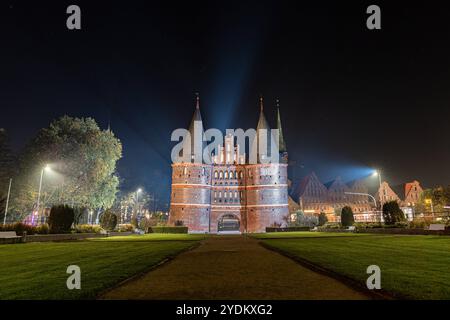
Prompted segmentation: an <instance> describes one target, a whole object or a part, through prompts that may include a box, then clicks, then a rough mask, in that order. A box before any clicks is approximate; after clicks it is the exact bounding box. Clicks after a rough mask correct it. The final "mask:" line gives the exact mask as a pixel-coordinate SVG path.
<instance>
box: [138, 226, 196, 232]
mask: <svg viewBox="0 0 450 320" xmlns="http://www.w3.org/2000/svg"><path fill="white" fill-rule="evenodd" d="M147 233H188V227H149V228H148V230H147Z"/></svg>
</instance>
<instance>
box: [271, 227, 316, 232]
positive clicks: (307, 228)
mask: <svg viewBox="0 0 450 320" xmlns="http://www.w3.org/2000/svg"><path fill="white" fill-rule="evenodd" d="M310 230H311V228H310V227H283V228H279V227H266V232H295V231H310Z"/></svg>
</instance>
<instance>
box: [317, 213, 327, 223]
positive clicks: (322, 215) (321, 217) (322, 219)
mask: <svg viewBox="0 0 450 320" xmlns="http://www.w3.org/2000/svg"><path fill="white" fill-rule="evenodd" d="M327 222H328V218H327V215H326V213H325V212H321V213H320V214H319V226H323V225H324V224H325V223H327Z"/></svg>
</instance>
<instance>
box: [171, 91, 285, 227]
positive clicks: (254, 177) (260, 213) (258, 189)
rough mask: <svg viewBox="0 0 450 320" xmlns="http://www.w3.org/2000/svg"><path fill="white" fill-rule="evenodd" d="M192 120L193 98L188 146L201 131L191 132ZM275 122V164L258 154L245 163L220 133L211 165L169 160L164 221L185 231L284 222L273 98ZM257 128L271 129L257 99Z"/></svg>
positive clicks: (282, 179)
mask: <svg viewBox="0 0 450 320" xmlns="http://www.w3.org/2000/svg"><path fill="white" fill-rule="evenodd" d="M195 121H202V117H201V113H200V106H199V98H198V96H197V103H196V109H195V112H194V115H193V117H192V120H191V125H190V127H189V132H190V133H191V143H192V145H193V144H194V140H195V139H202V135H203V131H202V135H197V136H196V135H195V134H194V122H195ZM202 125H203V123H202ZM276 126H277V129H278V130H279V131H278V132H279V139H278V141H277V142H278V149H279V152H280V161H279V162H278V163H269V164H263V163H261V161H260V160H259V156H258V160H257V162H256V164H249V163H248V161H247V160H246V156H245V155H244V156H242V152H241V153H239V145H237V144H235V139H234V137H233V136H232V135H226V136H225V138H224V140H225V141H224V145H223V146H221V147H219V152H218V154H216V155H212V159H211V160H212V161H211V163H212V164H206V163H204V161H203V160H202V161H195V160H194V157H192V160H191V162H176V163H173V164H172V192H171V203H170V217H169V223H170V224H172V225H174V224H180V223H182V224H183V225H184V226H187V227H188V228H189V232H190V233H225V232H241V233H245V232H248V233H253V232H265V230H266V227H269V226H275V225H277V226H280V225H285V224H286V218H287V217H288V215H289V209H288V176H287V160H288V155H287V151H286V145H285V142H284V139H283V133H282V130H281V120H280V112H279V108H278V102H277V121H276ZM202 127H203V126H202ZM261 129H266V130H269V131H268V132H270V127H269V124H268V122H267V120H266V117H265V116H264V109H263V101H262V98H261V99H260V115H259V121H258V125H257V128H256V132H257V133H258V132H259V130H261ZM257 138H258V135H257ZM257 138H256V139H257ZM200 143H201V144H202V145H203V143H204V142H203V141H202V142H200Z"/></svg>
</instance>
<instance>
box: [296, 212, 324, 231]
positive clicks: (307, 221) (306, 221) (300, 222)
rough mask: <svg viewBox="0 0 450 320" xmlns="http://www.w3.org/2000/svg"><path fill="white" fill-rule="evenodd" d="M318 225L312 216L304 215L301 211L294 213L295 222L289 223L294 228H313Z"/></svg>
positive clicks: (315, 218)
mask: <svg viewBox="0 0 450 320" xmlns="http://www.w3.org/2000/svg"><path fill="white" fill-rule="evenodd" d="M317 224H318V220H317V217H315V216H312V215H305V214H304V213H303V211H301V210H297V211H295V222H294V223H291V224H290V225H291V226H294V227H310V228H312V227H315V226H316V225H317Z"/></svg>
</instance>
